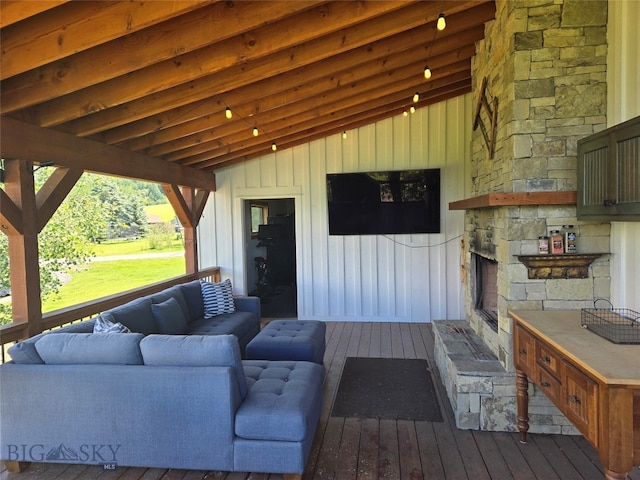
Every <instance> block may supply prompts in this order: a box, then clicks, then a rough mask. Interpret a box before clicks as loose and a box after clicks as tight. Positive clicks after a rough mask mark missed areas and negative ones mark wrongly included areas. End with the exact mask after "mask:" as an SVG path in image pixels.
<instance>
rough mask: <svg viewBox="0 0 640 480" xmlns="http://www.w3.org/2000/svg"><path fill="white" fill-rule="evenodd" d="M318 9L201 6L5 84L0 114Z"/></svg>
mask: <svg viewBox="0 0 640 480" xmlns="http://www.w3.org/2000/svg"><path fill="white" fill-rule="evenodd" d="M318 3H321V2H320V0H313V1H304V2H303V1H296V2H278V3H274V2H218V3H215V4H213V5H209V6H206V4H203V6H206V8H200V9H198V10H192V11H188V12H187V13H185V14H180V15H178V14H176V15H177V16H175V17H173V18H171V19H170V20H169V21H166V22H162V23H160V24H156V25H152V26H151V27H149V28H145V29H143V30H140V31H138V32H133V33H131V34H129V35H127V36H125V37H120V38H116V39H114V40H112V41H110V42H107V43H103V44H101V45H97V46H96V47H94V48H92V49H90V50H85V51H82V52H79V53H77V54H75V55H72V56H70V57H67V58H65V59H63V60H61V61H58V62H54V63H50V64H47V65H44V66H42V67H39V68H36V69H33V70H30V71H28V72H25V73H23V74H21V75H16V76H14V77H12V78H9V79H7V80H6V81H4V82H2V85H1V86H0V87H1V89H2V109H3V111H4V112H5V113H10V112H13V111H15V110H18V109H21V108H26V107H30V106H33V105H36V104H38V103H42V102H45V101H48V100H51V99H53V98H56V97H60V96H62V95H66V94H69V93H72V92H75V91H78V90H81V89H83V88H87V87H90V86H92V85H96V84H98V83H101V82H104V81H107V80H111V79H113V78H116V77H118V76H120V75H125V74H127V73H129V72H132V71H134V70H139V69H141V68H143V67H147V66H149V65H152V64H154V63H158V62H160V61H164V60H168V59H170V58H173V57H175V56H176V52H179V53H180V55H183V54H185V53H187V52H191V51H194V50H197V49H199V48H202V47H205V46H207V45H210V44H211V43H213V42H218V41H221V40H225V39H227V38H230V37H233V36H237V35H240V34H242V33H246V32H247V31H249V30H251V29H254V28H257V27H259V26H261V25H264V24H265V23H266V21H267V19H268V21H269V22H275V21H278V20H281V19H283V18H286V17H288V16H290V15H292V14H294V13H298V12H301V11H304V10H306V9H309V8H311V7H312V6H315V5H317V4H318ZM146 5H147V6H148V8H149V9H151V10H154V9H155V7H156V5H155V4H154V3H147V4H146ZM114 52H117V54H116V53H114ZM105 58H108V59H109V61H108V62H105V61H104V59H105Z"/></svg>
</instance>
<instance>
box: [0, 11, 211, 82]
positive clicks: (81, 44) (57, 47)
mask: <svg viewBox="0 0 640 480" xmlns="http://www.w3.org/2000/svg"><path fill="white" fill-rule="evenodd" d="M201 4H202V1H192V0H184V1H180V2H153V4H149V2H142V1H135V2H106V1H85V2H70V3H67V4H64V5H61V6H59V7H58V8H54V9H52V10H49V11H47V12H46V15H36V16H34V17H31V18H28V19H26V20H24V21H22V22H20V23H19V24H14V25H10V26H8V27H7V28H3V29H2V30H1V31H0V43H1V44H2V70H1V71H0V76H1V78H2V79H5V78H9V77H11V76H13V75H18V74H20V73H23V72H25V71H27V70H30V69H32V68H35V67H39V66H42V65H45V64H47V63H50V62H52V61H56V60H60V59H61V58H64V57H67V56H69V55H72V54H74V53H77V52H80V51H83V50H87V49H89V48H91V47H94V46H96V45H99V44H101V43H104V42H107V41H109V40H113V39H114V38H118V37H121V36H124V35H128V34H130V33H132V32H135V31H137V30H140V29H143V28H146V27H148V26H149V25H153V24H154V23H158V22H161V21H163V20H166V19H169V18H171V17H173V16H175V15H176V12H186V11H188V10H190V9H193V8H198V7H199V6H201ZM98 60H101V61H104V58H101V59H98Z"/></svg>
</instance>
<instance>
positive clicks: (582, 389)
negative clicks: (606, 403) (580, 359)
mask: <svg viewBox="0 0 640 480" xmlns="http://www.w3.org/2000/svg"><path fill="white" fill-rule="evenodd" d="M563 384H564V396H565V399H564V406H565V408H566V411H565V413H566V415H567V418H568V419H569V420H571V421H572V422H573V424H574V425H575V426H576V428H577V429H578V430H580V431H581V432H582V434H583V435H584V436H585V437H587V440H589V441H591V443H592V444H593V445H594V446H596V447H597V442H598V421H597V412H598V384H597V383H596V382H594V381H593V380H591V379H590V378H589V377H587V376H586V375H584V374H582V373H581V372H580V371H578V370H577V369H575V368H574V367H573V366H572V365H570V364H568V363H567V364H566V365H565V376H564V382H563Z"/></svg>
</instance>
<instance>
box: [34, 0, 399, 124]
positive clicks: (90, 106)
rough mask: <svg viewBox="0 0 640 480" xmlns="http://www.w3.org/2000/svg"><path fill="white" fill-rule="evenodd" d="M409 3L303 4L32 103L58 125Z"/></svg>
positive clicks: (39, 115) (40, 118) (42, 117)
mask: <svg viewBox="0 0 640 480" xmlns="http://www.w3.org/2000/svg"><path fill="white" fill-rule="evenodd" d="M408 1H409V0H402V1H398V2H368V3H366V4H361V3H356V2H335V3H334V2H329V3H325V4H322V5H320V6H317V7H315V8H312V9H309V10H308V9H306V7H307V5H308V4H305V3H302V4H301V5H302V6H304V7H305V9H304V11H303V12H302V13H300V14H298V15H294V16H288V17H287V18H285V19H284V20H281V21H279V22H275V23H272V24H268V25H265V26H263V27H260V28H256V29H254V30H251V31H249V32H246V33H245V34H244V35H235V36H233V37H230V38H227V39H225V40H223V41H221V42H216V43H213V44H210V45H208V46H206V47H204V48H201V49H198V50H195V51H192V52H188V53H185V54H181V55H177V56H175V57H174V58H171V59H168V60H164V61H162V62H159V63H155V64H153V65H149V66H147V67H144V68H142V69H139V70H136V71H133V72H131V73H129V74H128V75H127V76H126V79H125V81H123V80H122V79H120V78H116V79H113V80H108V81H105V82H102V83H100V84H98V85H94V86H91V87H87V88H85V89H83V90H80V91H78V92H75V93H72V94H69V95H65V96H64V97H58V98H55V99H53V100H50V101H48V102H45V103H43V104H41V105H38V106H36V107H33V115H34V118H36V119H37V123H38V124H39V125H41V126H45V127H50V126H55V125H59V124H61V123H64V122H67V121H70V120H73V119H78V118H82V117H84V116H86V115H89V114H91V113H94V112H97V111H99V110H104V109H108V108H110V107H115V106H117V105H121V104H126V103H128V102H133V101H135V100H138V99H140V98H141V97H144V96H145V95H148V94H150V93H153V92H161V91H163V90H166V89H169V88H172V87H174V88H175V86H176V85H180V84H185V83H187V82H190V81H194V80H197V79H199V78H202V77H205V76H210V75H212V74H214V73H216V72H219V71H222V70H224V69H226V68H229V67H231V66H233V65H236V64H240V63H241V64H246V63H247V62H250V61H251V60H255V59H259V58H261V57H264V56H265V55H269V54H272V53H275V52H279V51H282V50H285V49H288V48H292V47H294V46H295V45H296V44H298V43H301V42H306V41H309V40H313V39H315V38H318V37H320V36H322V35H327V34H332V33H334V32H336V31H340V30H341V29H344V28H348V27H349V26H351V25H353V24H354V23H357V22H358V21H362V20H363V19H366V18H375V17H378V16H379V15H382V14H384V13H387V12H389V11H392V10H394V9H397V8H400V7H401V6H402V5H404V4H406V3H407V2H408ZM293 3H294V4H295V3H297V2H293ZM228 15H229V18H228V21H229V22H234V23H236V22H239V26H241V25H242V24H243V23H244V22H243V21H240V20H238V19H235V17H234V15H232V14H228ZM91 118H93V116H92V117H91ZM76 133H78V132H76ZM90 133H95V132H90ZM85 135H86V133H83V134H82V136H85Z"/></svg>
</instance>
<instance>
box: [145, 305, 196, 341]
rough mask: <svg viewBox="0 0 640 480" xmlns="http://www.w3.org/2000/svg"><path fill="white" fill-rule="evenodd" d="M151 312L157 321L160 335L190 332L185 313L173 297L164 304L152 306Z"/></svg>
mask: <svg viewBox="0 0 640 480" xmlns="http://www.w3.org/2000/svg"><path fill="white" fill-rule="evenodd" d="M151 311H152V312H153V316H154V317H155V319H156V325H157V326H158V333H162V334H165V335H181V334H184V333H187V331H188V330H189V325H188V324H187V319H186V318H184V312H183V311H182V308H181V307H180V304H179V303H178V301H177V300H176V299H175V298H173V297H171V298H169V299H168V300H165V301H164V302H162V303H154V304H152V305H151Z"/></svg>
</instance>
